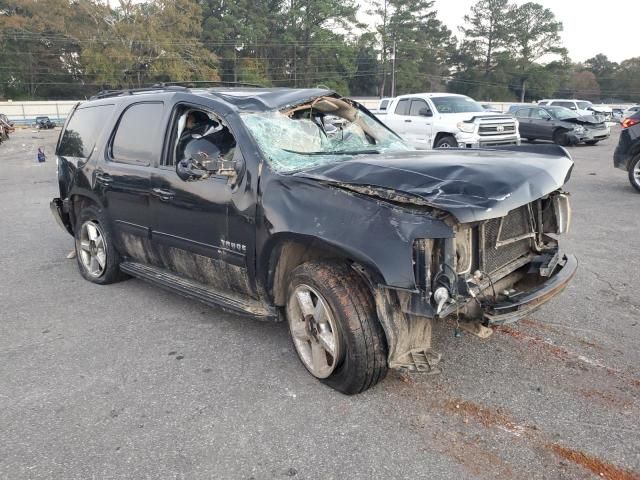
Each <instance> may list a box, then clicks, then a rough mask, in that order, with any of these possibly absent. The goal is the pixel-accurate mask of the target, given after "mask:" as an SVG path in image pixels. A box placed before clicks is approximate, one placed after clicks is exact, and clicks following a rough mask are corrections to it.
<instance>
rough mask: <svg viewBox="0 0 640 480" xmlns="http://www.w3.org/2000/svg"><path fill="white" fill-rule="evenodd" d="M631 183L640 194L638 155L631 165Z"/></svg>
mask: <svg viewBox="0 0 640 480" xmlns="http://www.w3.org/2000/svg"><path fill="white" fill-rule="evenodd" d="M629 181H630V182H631V186H632V187H633V188H635V189H636V190H638V192H640V155H637V156H636V158H634V159H633V160H632V161H631V165H629Z"/></svg>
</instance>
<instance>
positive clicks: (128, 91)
mask: <svg viewBox="0 0 640 480" xmlns="http://www.w3.org/2000/svg"><path fill="white" fill-rule="evenodd" d="M158 90H178V91H184V90H189V89H188V88H186V87H183V86H180V85H164V84H155V85H152V86H150V87H142V88H123V89H114V90H102V91H100V92H98V93H96V94H95V95H93V96H92V97H90V98H89V100H96V99H99V98H109V97H119V96H120V95H133V94H136V93H144V92H157V91H158Z"/></svg>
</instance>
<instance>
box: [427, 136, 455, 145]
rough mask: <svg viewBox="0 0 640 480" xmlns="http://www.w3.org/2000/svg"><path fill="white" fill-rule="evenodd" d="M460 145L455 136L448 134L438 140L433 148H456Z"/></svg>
mask: <svg viewBox="0 0 640 480" xmlns="http://www.w3.org/2000/svg"><path fill="white" fill-rule="evenodd" d="M457 146H458V142H457V141H456V139H455V137H452V136H451V135H446V136H444V137H442V138H441V139H440V140H438V141H437V142H436V144H435V146H434V147H433V148H456V147H457Z"/></svg>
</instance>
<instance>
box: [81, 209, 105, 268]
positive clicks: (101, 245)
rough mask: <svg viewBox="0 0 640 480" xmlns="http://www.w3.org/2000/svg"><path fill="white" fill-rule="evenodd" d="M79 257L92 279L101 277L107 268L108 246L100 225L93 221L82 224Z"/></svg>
mask: <svg viewBox="0 0 640 480" xmlns="http://www.w3.org/2000/svg"><path fill="white" fill-rule="evenodd" d="M78 247H79V248H78V255H79V256H80V261H81V262H82V265H83V266H84V268H85V270H86V271H87V272H88V273H89V275H91V276H92V277H96V278H98V277H100V276H101V275H102V274H103V273H104V270H105V268H106V267H107V245H106V243H105V241H104V235H103V234H102V230H101V229H100V225H98V224H97V223H96V222H93V221H91V220H87V221H86V222H84V223H83V224H82V228H81V229H80V243H79V244H78Z"/></svg>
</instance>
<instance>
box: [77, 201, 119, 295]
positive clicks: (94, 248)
mask: <svg viewBox="0 0 640 480" xmlns="http://www.w3.org/2000/svg"><path fill="white" fill-rule="evenodd" d="M74 237H75V247H76V260H77V262H78V269H79V270H80V274H81V275H82V276H83V278H84V279H85V280H88V281H90V282H92V283H97V284H98V285H107V284H109V283H114V282H118V281H120V280H124V279H126V278H128V276H127V275H126V274H124V273H123V272H121V271H120V261H121V259H120V254H118V252H117V251H116V249H115V247H114V244H113V239H114V235H113V234H112V231H111V227H110V225H109V222H108V221H107V218H106V216H105V214H104V211H103V210H102V209H101V208H99V207H97V206H94V205H90V206H87V207H84V208H83V209H82V210H81V211H80V214H79V215H78V219H77V222H76V228H75V230H74ZM99 239H100V240H99ZM101 258H102V260H100V259H101Z"/></svg>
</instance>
